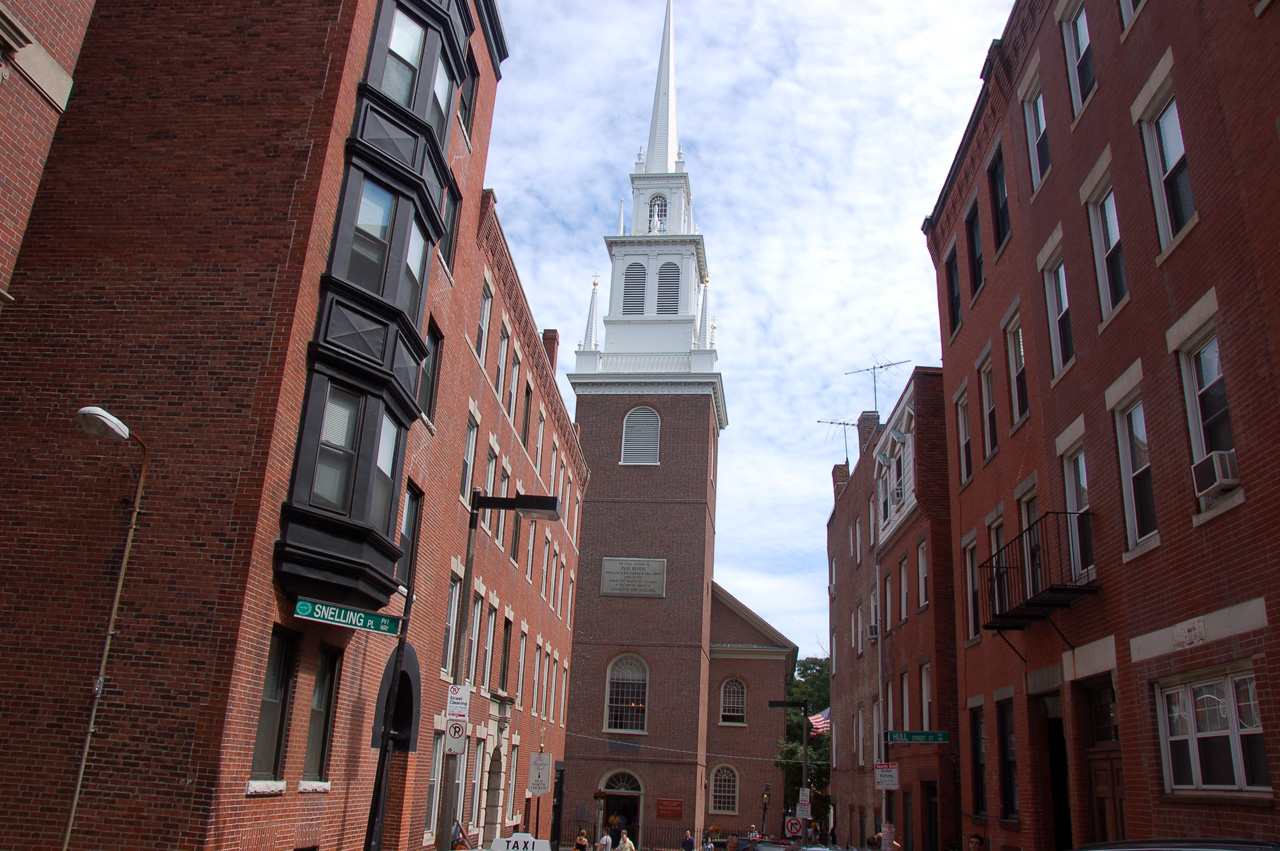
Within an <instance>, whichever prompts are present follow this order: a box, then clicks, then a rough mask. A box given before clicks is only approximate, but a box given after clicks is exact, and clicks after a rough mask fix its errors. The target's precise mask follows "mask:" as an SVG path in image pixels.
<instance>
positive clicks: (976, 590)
mask: <svg viewBox="0 0 1280 851" xmlns="http://www.w3.org/2000/svg"><path fill="white" fill-rule="evenodd" d="M964 575H965V582H966V583H967V585H968V591H969V601H968V602H969V605H968V609H969V623H968V628H969V632H968V636H969V638H977V637H978V632H979V630H980V629H981V628H982V623H981V621H982V605H981V603H982V589H981V587H980V585H979V583H978V548H977V547H976V546H974V545H973V544H970V545H969V546H967V547H965V548H964Z"/></svg>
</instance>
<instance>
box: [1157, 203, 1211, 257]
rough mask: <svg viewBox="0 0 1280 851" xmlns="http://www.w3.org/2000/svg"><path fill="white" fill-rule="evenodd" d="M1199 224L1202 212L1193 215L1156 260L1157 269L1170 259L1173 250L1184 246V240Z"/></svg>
mask: <svg viewBox="0 0 1280 851" xmlns="http://www.w3.org/2000/svg"><path fill="white" fill-rule="evenodd" d="M1160 200H1161V202H1163V200H1164V199H1163V198H1162V199H1160ZM1199 222H1200V212H1199V211H1198V210H1197V211H1196V212H1194V213H1192V214H1191V218H1189V219H1187V223H1186V224H1185V225H1183V226H1182V230H1180V231H1178V235H1177V236H1175V237H1174V238H1173V239H1172V240H1170V242H1169V245H1168V247H1166V248H1165V250H1164V251H1162V252H1160V256H1159V257H1157V258H1156V268H1157V269H1159V268H1160V266H1161V265H1162V264H1163V263H1164V261H1166V260H1168V259H1169V255H1170V254H1172V253H1173V250H1174V249H1175V248H1177V247H1178V246H1179V245H1181V244H1182V240H1184V239H1186V238H1187V234H1189V233H1191V229H1192V228H1194V227H1195V226H1196V225H1197V224H1198V223H1199Z"/></svg>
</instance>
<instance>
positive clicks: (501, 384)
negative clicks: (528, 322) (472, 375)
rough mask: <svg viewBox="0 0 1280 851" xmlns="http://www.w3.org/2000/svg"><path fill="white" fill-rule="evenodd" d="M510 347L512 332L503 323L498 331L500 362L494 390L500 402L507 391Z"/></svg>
mask: <svg viewBox="0 0 1280 851" xmlns="http://www.w3.org/2000/svg"><path fill="white" fill-rule="evenodd" d="M510 347H511V334H510V332H508V331H507V326H506V325H503V326H502V328H501V330H499V332H498V364H497V367H496V372H494V374H493V392H494V393H496V394H497V395H498V402H499V404H501V403H502V397H503V394H504V393H505V392H506V383H505V382H506V380H507V349H508V348H510ZM503 407H506V406H505V405H504V406H503Z"/></svg>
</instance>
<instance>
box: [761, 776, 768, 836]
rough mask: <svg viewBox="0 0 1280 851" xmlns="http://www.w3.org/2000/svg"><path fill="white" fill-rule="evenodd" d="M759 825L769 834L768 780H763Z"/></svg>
mask: <svg viewBox="0 0 1280 851" xmlns="http://www.w3.org/2000/svg"><path fill="white" fill-rule="evenodd" d="M760 827H761V828H763V829H764V835H765V836H768V835H769V781H768V780H766V781H764V794H763V795H761V796H760Z"/></svg>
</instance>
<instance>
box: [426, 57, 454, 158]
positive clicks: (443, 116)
mask: <svg viewBox="0 0 1280 851" xmlns="http://www.w3.org/2000/svg"><path fill="white" fill-rule="evenodd" d="M452 99H453V78H452V77H450V76H449V69H448V68H447V67H445V64H444V54H443V53H441V54H440V55H439V56H437V57H436V69H435V79H434V80H433V81H432V83H431V99H430V101H429V102H428V104H427V123H428V124H430V125H431V129H432V130H435V131H436V138H437V139H439V140H440V147H442V148H443V147H444V143H445V139H446V138H447V131H448V129H449V106H450V104H451V102H452Z"/></svg>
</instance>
